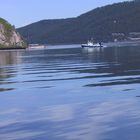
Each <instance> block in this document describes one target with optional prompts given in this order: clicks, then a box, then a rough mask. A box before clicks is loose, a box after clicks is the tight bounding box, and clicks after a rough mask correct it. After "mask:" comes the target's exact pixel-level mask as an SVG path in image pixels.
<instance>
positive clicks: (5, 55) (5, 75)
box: [0, 51, 22, 92]
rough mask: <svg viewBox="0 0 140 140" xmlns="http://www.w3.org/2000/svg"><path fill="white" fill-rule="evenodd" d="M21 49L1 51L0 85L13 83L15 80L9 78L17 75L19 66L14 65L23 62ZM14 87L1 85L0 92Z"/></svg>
mask: <svg viewBox="0 0 140 140" xmlns="http://www.w3.org/2000/svg"><path fill="white" fill-rule="evenodd" d="M21 55H22V52H20V51H0V85H5V84H13V83H14V82H13V81H9V80H8V79H9V78H11V77H15V75H16V73H17V71H18V70H17V68H16V69H15V68H13V65H18V64H21V63H22V61H21V59H20V56H21ZM13 89H14V88H9V87H0V92H3V91H9V90H13Z"/></svg>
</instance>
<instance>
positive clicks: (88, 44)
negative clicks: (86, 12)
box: [81, 41, 104, 48]
mask: <svg viewBox="0 0 140 140" xmlns="http://www.w3.org/2000/svg"><path fill="white" fill-rule="evenodd" d="M81 46H82V48H85V47H92V48H96V47H104V45H102V43H101V42H100V43H93V41H88V42H87V44H82V45H81Z"/></svg>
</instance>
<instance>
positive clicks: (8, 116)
mask: <svg viewBox="0 0 140 140" xmlns="http://www.w3.org/2000/svg"><path fill="white" fill-rule="evenodd" d="M59 47H60V46H59ZM65 47H66V46H65ZM65 47H64V46H63V47H62V48H60V49H56V47H54V48H53V49H45V50H26V51H2V52H0V140H119V139H121V140H140V98H139V97H140V46H137V47H136V46H130V47H107V48H101V49H99V48H98V49H91V48H90V49H82V48H80V46H76V45H73V46H71V48H65Z"/></svg>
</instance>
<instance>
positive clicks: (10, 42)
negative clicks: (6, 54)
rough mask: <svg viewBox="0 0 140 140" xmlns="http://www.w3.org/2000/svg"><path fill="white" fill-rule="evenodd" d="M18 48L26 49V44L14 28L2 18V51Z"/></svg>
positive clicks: (0, 31)
mask: <svg viewBox="0 0 140 140" xmlns="http://www.w3.org/2000/svg"><path fill="white" fill-rule="evenodd" d="M17 47H18V48H20V47H21V48H22V47H26V43H25V42H24V40H23V39H22V37H21V36H20V34H19V33H18V32H17V31H16V30H15V28H14V26H11V24H10V23H8V22H7V21H6V20H4V19H2V18H0V49H2V48H3V49H4V48H17Z"/></svg>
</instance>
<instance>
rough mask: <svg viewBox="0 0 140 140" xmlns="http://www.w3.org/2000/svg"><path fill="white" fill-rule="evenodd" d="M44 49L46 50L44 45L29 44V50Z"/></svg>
mask: <svg viewBox="0 0 140 140" xmlns="http://www.w3.org/2000/svg"><path fill="white" fill-rule="evenodd" d="M44 48H46V46H45V45H39V44H29V49H44Z"/></svg>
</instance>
